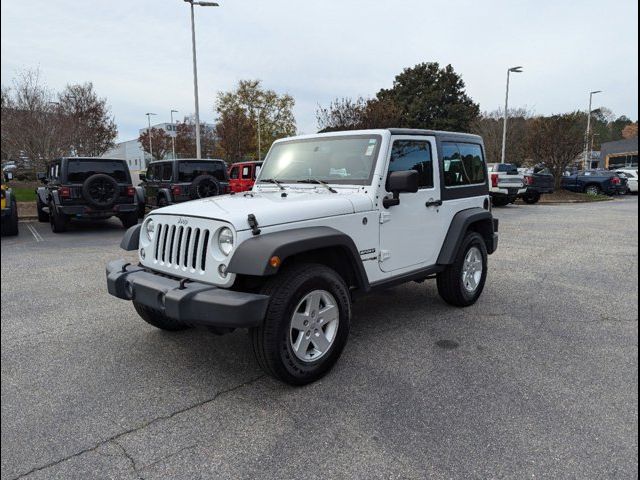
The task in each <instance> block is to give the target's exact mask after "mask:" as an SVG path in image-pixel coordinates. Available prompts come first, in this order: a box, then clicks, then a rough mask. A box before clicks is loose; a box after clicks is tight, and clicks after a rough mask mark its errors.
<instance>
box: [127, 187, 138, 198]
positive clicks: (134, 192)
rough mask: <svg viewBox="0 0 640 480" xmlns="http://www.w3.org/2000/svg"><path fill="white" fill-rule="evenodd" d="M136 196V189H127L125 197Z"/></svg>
mask: <svg viewBox="0 0 640 480" xmlns="http://www.w3.org/2000/svg"><path fill="white" fill-rule="evenodd" d="M135 194H136V189H135V188H133V187H127V197H133V196H134V195H135Z"/></svg>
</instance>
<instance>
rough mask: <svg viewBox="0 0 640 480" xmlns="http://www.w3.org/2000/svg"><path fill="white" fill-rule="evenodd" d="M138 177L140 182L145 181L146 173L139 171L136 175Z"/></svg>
mask: <svg viewBox="0 0 640 480" xmlns="http://www.w3.org/2000/svg"><path fill="white" fill-rule="evenodd" d="M138 177H140V181H141V182H146V181H147V174H146V173H140V174H139V175H138Z"/></svg>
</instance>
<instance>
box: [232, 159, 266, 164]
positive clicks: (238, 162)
mask: <svg viewBox="0 0 640 480" xmlns="http://www.w3.org/2000/svg"><path fill="white" fill-rule="evenodd" d="M245 163H264V160H238V161H237V162H233V163H232V164H231V165H239V164H245Z"/></svg>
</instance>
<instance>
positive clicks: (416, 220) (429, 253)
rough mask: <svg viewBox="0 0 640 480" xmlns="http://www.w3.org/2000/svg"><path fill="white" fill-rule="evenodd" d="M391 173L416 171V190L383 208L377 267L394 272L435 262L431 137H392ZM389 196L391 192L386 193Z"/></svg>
mask: <svg viewBox="0 0 640 480" xmlns="http://www.w3.org/2000/svg"><path fill="white" fill-rule="evenodd" d="M388 165H389V167H388V170H387V174H386V175H387V177H388V175H389V173H390V172H395V171H402V170H416V171H417V172H418V174H419V181H418V191H417V192H416V193H402V194H400V204H399V205H396V206H392V207H389V208H388V209H384V207H383V212H382V216H381V220H380V221H381V225H380V257H379V264H380V269H381V270H382V271H383V272H394V271H398V270H402V269H406V270H407V271H411V270H417V269H419V268H422V267H427V266H430V265H434V264H435V263H436V259H437V257H438V254H439V252H440V247H441V245H440V242H441V233H440V227H439V225H440V206H441V205H442V202H441V200H440V198H441V197H440V175H439V169H438V158H437V148H436V140H435V138H434V137H426V136H425V137H421V136H397V137H392V141H391V148H390V152H389V157H388ZM389 195H390V193H389Z"/></svg>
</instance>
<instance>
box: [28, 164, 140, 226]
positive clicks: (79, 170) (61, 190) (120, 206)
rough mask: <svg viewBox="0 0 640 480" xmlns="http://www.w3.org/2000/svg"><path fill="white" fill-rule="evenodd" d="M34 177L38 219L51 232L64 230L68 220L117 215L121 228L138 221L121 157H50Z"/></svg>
mask: <svg viewBox="0 0 640 480" xmlns="http://www.w3.org/2000/svg"><path fill="white" fill-rule="evenodd" d="M38 179H40V181H41V182H42V183H43V184H44V186H42V187H38V188H37V189H36V206H37V211H38V220H39V221H41V222H49V223H50V224H51V230H52V231H53V232H54V233H60V232H64V231H66V230H67V228H68V227H69V224H70V222H71V220H72V219H95V220H97V219H106V218H110V217H114V216H116V217H118V218H119V219H120V221H121V222H122V225H123V226H124V227H125V228H128V227H130V226H132V225H135V224H136V223H138V213H137V212H138V203H137V198H136V194H135V188H134V186H133V184H132V183H131V174H130V173H129V167H128V166H127V162H126V161H125V160H119V159H109V158H92V157H68V158H59V159H57V160H54V161H53V162H51V163H50V164H49V165H48V168H47V171H46V172H45V173H39V174H38Z"/></svg>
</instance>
